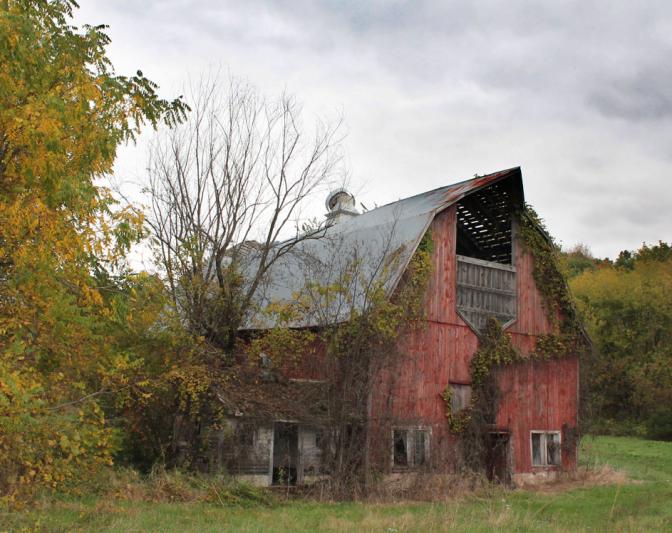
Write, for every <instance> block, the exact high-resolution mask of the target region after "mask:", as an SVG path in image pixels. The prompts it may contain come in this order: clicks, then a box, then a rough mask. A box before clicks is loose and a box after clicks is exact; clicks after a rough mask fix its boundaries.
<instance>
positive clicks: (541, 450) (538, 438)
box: [531, 431, 562, 466]
mask: <svg viewBox="0 0 672 533" xmlns="http://www.w3.org/2000/svg"><path fill="white" fill-rule="evenodd" d="M531 441H532V466H558V465H560V464H561V463H562V458H561V454H560V432H559V431H547V432H544V431H533V432H532V434H531Z"/></svg>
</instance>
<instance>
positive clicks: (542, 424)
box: [497, 357, 579, 472]
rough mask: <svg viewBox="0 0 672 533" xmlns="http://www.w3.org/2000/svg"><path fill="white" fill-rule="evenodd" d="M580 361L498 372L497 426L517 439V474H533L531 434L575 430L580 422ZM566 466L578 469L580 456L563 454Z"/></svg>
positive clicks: (531, 364) (572, 359)
mask: <svg viewBox="0 0 672 533" xmlns="http://www.w3.org/2000/svg"><path fill="white" fill-rule="evenodd" d="M578 372H579V362H578V359H577V358H576V357H568V358H566V359H558V360H552V361H533V362H529V363H526V364H520V365H515V366H511V367H507V368H503V369H501V370H500V371H499V372H498V376H497V377H498V382H499V386H500V391H501V397H500V399H499V412H498V415H497V426H498V427H501V428H507V429H508V431H510V432H511V435H512V438H513V439H514V442H515V446H514V457H513V460H514V464H515V471H516V472H532V471H534V470H543V469H544V467H533V466H532V454H531V450H530V432H531V431H534V430H548V431H562V430H563V426H568V427H570V428H575V427H576V425H577V423H578V419H577V412H578V407H579V406H578V396H577V384H578V377H579V374H578ZM562 459H563V467H565V468H567V469H572V468H574V467H575V466H576V456H575V455H574V454H572V453H566V452H565V451H564V450H563V453H562Z"/></svg>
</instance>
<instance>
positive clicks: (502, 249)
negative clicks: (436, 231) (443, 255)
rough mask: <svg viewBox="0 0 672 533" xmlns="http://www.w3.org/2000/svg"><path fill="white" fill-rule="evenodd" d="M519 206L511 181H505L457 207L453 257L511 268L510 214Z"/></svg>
mask: <svg viewBox="0 0 672 533" xmlns="http://www.w3.org/2000/svg"><path fill="white" fill-rule="evenodd" d="M519 205H520V200H519V199H518V194H517V190H516V186H515V181H514V180H512V179H505V180H502V181H499V182H497V183H494V184H493V185H490V186H489V187H486V188H484V189H481V190H479V191H476V192H474V193H472V194H470V195H469V196H467V197H465V198H463V199H462V200H460V202H458V204H457V254H458V255H462V256H465V257H472V258H474V259H480V260H481V261H489V262H493V263H501V264H504V265H511V264H512V259H513V231H512V219H513V213H514V211H515V210H516V209H517V208H518V206H519Z"/></svg>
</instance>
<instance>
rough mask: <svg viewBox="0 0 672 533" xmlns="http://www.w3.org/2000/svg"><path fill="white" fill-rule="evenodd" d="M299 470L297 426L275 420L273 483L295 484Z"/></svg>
mask: <svg viewBox="0 0 672 533" xmlns="http://www.w3.org/2000/svg"><path fill="white" fill-rule="evenodd" d="M298 472H299V427H298V426H297V425H296V424H291V423H287V422H276V423H275V428H274V435H273V485H296V484H297V482H298Z"/></svg>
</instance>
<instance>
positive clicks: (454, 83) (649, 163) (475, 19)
mask: <svg viewBox="0 0 672 533" xmlns="http://www.w3.org/2000/svg"><path fill="white" fill-rule="evenodd" d="M79 3H80V6H81V9H80V10H79V11H78V13H77V14H76V23H77V24H82V23H89V24H102V23H104V24H108V25H109V26H110V27H109V30H108V34H109V35H110V37H111V38H112V43H111V44H110V46H109V56H110V58H111V59H112V62H113V64H114V66H115V68H116V70H117V72H118V73H120V74H132V73H134V72H135V71H136V70H138V69H141V70H142V71H143V73H144V74H145V76H147V77H149V78H150V79H152V80H153V81H156V82H157V83H159V85H160V87H161V90H160V94H161V95H162V96H164V97H166V98H172V97H174V96H176V95H178V94H181V93H182V91H183V88H184V86H185V84H186V83H187V82H188V81H189V80H190V79H191V80H193V79H197V78H198V77H199V76H201V75H202V74H203V73H207V72H212V70H213V68H214V69H221V70H222V71H224V72H226V73H227V75H231V76H235V77H239V78H243V79H245V80H247V81H249V82H250V83H252V84H253V85H255V86H256V87H257V88H258V89H259V90H260V91H261V92H262V93H264V94H267V95H269V96H271V97H273V96H276V95H278V94H279V93H280V92H281V91H283V90H287V91H288V92H290V93H292V94H294V95H295V96H296V97H297V99H298V100H299V101H301V102H303V104H304V112H305V114H306V121H308V120H309V119H310V117H313V116H321V117H324V116H326V117H334V119H335V118H337V117H339V116H342V117H343V119H344V130H343V131H344V133H345V134H346V136H345V139H344V141H343V142H344V146H343V149H344V153H345V155H346V159H345V164H346V167H347V170H348V173H349V176H350V178H349V181H350V186H351V188H352V190H353V192H354V193H355V196H356V197H357V202H358V203H359V202H362V203H363V204H365V205H366V206H367V207H372V206H374V205H383V204H385V203H388V202H391V201H395V200H397V199H400V198H404V197H407V196H411V195H414V194H418V193H421V192H424V191H427V190H430V189H434V188H437V187H440V186H443V185H447V184H450V183H453V182H456V181H460V180H463V179H467V178H470V177H472V176H473V175H474V174H479V175H481V174H485V173H489V172H494V171H497V170H501V169H506V168H510V167H514V166H521V167H522V173H523V182H524V187H525V196H526V200H527V201H528V202H529V203H530V204H532V205H533V206H534V207H535V209H536V210H537V211H538V212H539V214H540V215H541V216H542V218H544V220H545V221H546V224H547V226H548V228H549V230H550V232H551V234H553V235H554V236H555V237H556V238H557V240H558V241H560V242H561V243H562V244H563V246H565V247H571V246H573V245H575V244H577V243H584V244H587V245H588V246H589V248H590V249H591V250H592V251H593V253H594V255H596V256H598V257H606V256H609V257H612V258H613V257H615V256H616V255H617V254H618V252H619V251H620V250H623V249H635V248H638V247H639V246H640V245H641V244H642V242H648V243H656V242H657V241H658V240H663V241H672V181H671V180H672V2H669V0H667V1H659V2H658V1H640V2H633V1H631V0H627V1H621V0H608V1H607V0H605V1H601V2H596V1H591V0H582V1H561V0H554V1H552V2H540V1H520V0H507V1H488V0H485V1H480V0H479V1H474V0H465V1H463V2H462V1H456V2H452V1H439V0H435V1H430V0H415V1H406V2H402V1H393V0H390V1H386V2H383V1H371V2H364V1H356V0H341V1H336V0H313V1H309V0H285V1H281V0H278V1H270V0H267V1H261V0H244V1H243V0H241V1H239V2H232V1H220V0H80V2H79ZM150 136H151V132H148V133H145V134H143V136H142V139H141V142H140V143H138V145H137V146H135V147H133V146H131V147H127V148H125V149H123V150H122V151H121V153H120V155H119V159H118V163H117V165H116V167H115V179H117V180H118V181H122V182H123V181H129V182H134V181H137V180H139V179H141V176H142V173H143V169H144V168H145V167H146V160H147V159H146V150H145V146H144V144H145V142H146V140H147V139H148V138H149V137H150ZM316 204H318V205H317V207H316V210H317V212H321V210H323V207H322V206H323V199H322V198H319V199H316Z"/></svg>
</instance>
